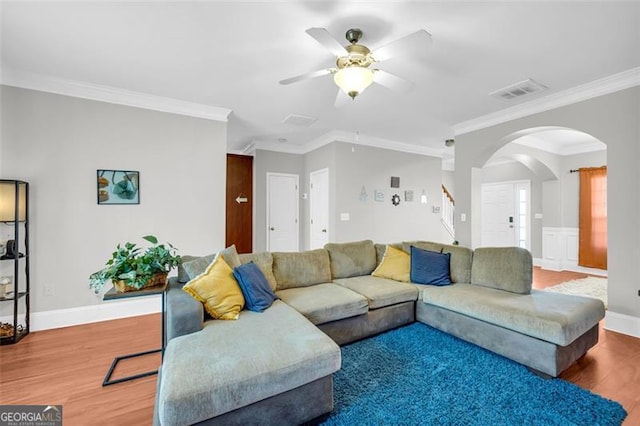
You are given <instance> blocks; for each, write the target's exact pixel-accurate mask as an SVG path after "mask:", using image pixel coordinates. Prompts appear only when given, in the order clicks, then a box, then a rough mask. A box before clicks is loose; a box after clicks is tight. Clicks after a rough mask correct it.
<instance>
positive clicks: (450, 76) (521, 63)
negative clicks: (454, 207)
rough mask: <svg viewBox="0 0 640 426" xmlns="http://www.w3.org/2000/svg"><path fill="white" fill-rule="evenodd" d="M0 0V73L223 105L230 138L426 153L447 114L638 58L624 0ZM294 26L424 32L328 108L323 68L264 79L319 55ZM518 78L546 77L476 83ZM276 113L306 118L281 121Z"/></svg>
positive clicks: (584, 79)
mask: <svg viewBox="0 0 640 426" xmlns="http://www.w3.org/2000/svg"><path fill="white" fill-rule="evenodd" d="M1 13H2V28H1V36H2V37H1V38H2V45H1V47H2V52H1V60H2V71H3V75H9V74H11V75H13V76H15V75H20V74H25V75H27V73H32V74H35V75H40V76H46V77H54V78H56V79H65V80H72V81H75V82H84V83H89V84H91V85H98V86H107V87H112V88H120V89H125V90H127V91H133V92H141V93H145V94H151V95H156V96H162V97H167V98H173V99H177V100H182V101H188V102H192V103H197V104H202V105H206V106H213V107H222V108H228V109H230V110H232V113H231V115H230V117H229V131H228V137H229V150H230V151H241V150H243V149H244V148H245V147H247V146H249V145H250V144H251V143H256V142H258V145H259V144H260V143H265V144H267V145H268V144H271V145H273V144H280V145H282V146H294V147H295V146H300V145H305V144H309V143H311V144H313V143H317V141H318V140H319V139H322V138H323V137H325V138H326V137H328V136H327V135H330V136H332V137H333V136H335V135H362V137H363V138H365V137H369V138H370V139H371V140H377V141H394V142H396V143H398V144H399V145H403V146H415V147H416V148H417V149H422V148H424V149H432V150H434V152H441V153H442V152H445V149H444V144H443V141H444V140H445V139H447V138H450V137H452V136H454V134H455V131H456V130H454V129H458V130H459V129H460V128H461V127H460V123H469V122H471V121H473V120H477V119H478V118H479V117H484V116H491V115H492V114H493V116H499V115H500V113H499V111H502V110H505V109H508V108H513V107H514V106H518V105H522V104H523V103H525V102H528V101H532V100H536V99H538V100H539V99H542V98H543V97H546V96H552V95H553V94H558V93H559V92H562V91H566V90H568V89H571V88H573V87H576V86H581V85H584V84H587V83H589V82H592V81H594V80H599V79H602V78H605V77H607V76H611V75H614V74H618V73H621V72H624V71H627V70H631V69H634V68H637V67H640V2H636V1H633V2H611V1H603V2H584V3H583V2H573V1H571V2H468V3H463V2H404V1H398V2H382V1H367V2H365V1H350V2H347V1H343V2H307V1H288V2H283V1H277V2H276V1H264V0H263V1H254V2H244V1H234V2H223V1H197V2H187V1H182V2H154V1H144V2H137V3H134V2H123V1H120V2H110V1H97V2H77V1H76V2H54V1H45V2H29V1H20V2H18V1H14V2H7V1H3V2H2V10H1ZM310 27H326V28H327V29H328V30H329V31H330V32H331V33H332V34H333V35H334V36H335V37H336V38H337V39H339V40H344V39H343V37H344V36H343V34H344V32H345V31H346V30H347V29H348V28H350V27H359V28H361V29H362V30H363V31H364V37H363V38H362V40H361V43H362V44H365V45H367V46H369V47H371V48H375V47H376V46H380V45H383V44H386V43H387V42H389V41H392V40H394V39H396V38H399V37H402V36H404V35H407V34H409V33H411V32H414V31H416V30H418V29H426V30H427V31H429V32H430V33H431V34H432V35H433V43H432V45H431V46H430V47H428V48H426V49H424V50H422V51H416V52H414V54H413V55H412V56H402V57H395V58H392V59H390V60H388V61H385V62H383V63H382V64H381V65H380V66H379V68H381V69H384V70H386V71H389V72H392V73H395V74H397V75H400V76H402V77H405V78H407V79H409V80H411V81H413V82H414V83H415V88H414V89H413V90H412V91H411V92H410V93H408V94H398V93H394V92H391V91H389V90H388V89H386V88H384V87H381V86H376V85H374V86H371V87H370V88H369V89H367V90H366V91H365V92H364V93H363V94H362V95H360V96H359V97H358V98H356V100H355V101H353V102H350V103H349V104H348V105H346V106H344V107H342V108H335V107H334V99H335V96H336V92H337V88H336V86H335V85H334V83H333V81H332V78H331V77H330V76H324V77H320V78H317V79H314V80H310V81H304V82H301V83H298V84H293V85H290V86H282V85H280V84H278V81H279V80H281V79H284V78H287V77H291V76H293V75H297V74H301V73H304V72H308V71H313V70H317V69H322V68H327V67H330V66H333V65H334V62H335V59H334V58H333V57H332V55H331V54H330V53H329V52H328V51H326V50H325V49H324V48H323V47H322V46H320V45H319V44H318V43H317V42H316V41H315V40H313V39H312V38H311V37H309V36H308V35H307V34H306V33H305V29H307V28H310ZM345 44H347V42H346V40H345ZM527 78H532V79H534V80H536V81H537V82H540V83H542V84H544V85H546V86H548V89H547V90H546V91H544V92H541V93H538V94H534V95H530V97H525V98H522V99H516V100H512V101H504V100H500V99H496V98H493V97H490V96H488V93H489V92H492V91H494V90H496V89H500V88H502V87H504V86H508V85H510V84H512V83H515V82H518V81H522V80H525V79H527ZM3 82H5V83H6V84H11V82H7V81H6V79H5V78H3ZM289 114H301V115H306V116H311V117H314V118H317V121H316V122H315V123H314V124H313V125H311V126H309V127H298V126H292V125H290V124H283V123H282V121H283V120H284V119H285V117H287V116H288V115H289ZM462 127H464V126H462ZM356 137H358V136H356ZM282 138H284V139H286V142H277V141H278V139H282ZM445 154H446V152H445ZM449 154H450V152H449Z"/></svg>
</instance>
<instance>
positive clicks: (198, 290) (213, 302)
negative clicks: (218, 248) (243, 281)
mask: <svg viewBox="0 0 640 426" xmlns="http://www.w3.org/2000/svg"><path fill="white" fill-rule="evenodd" d="M182 289H183V290H184V291H186V292H187V293H189V294H190V295H191V296H193V297H194V298H195V299H196V300H198V301H199V302H202V303H204V308H205V309H206V310H207V312H208V313H209V315H211V316H212V317H213V318H215V319H222V320H235V319H238V317H239V316H240V311H241V310H242V308H243V307H244V297H243V296H242V291H241V290H240V286H238V282H237V281H236V279H235V277H234V276H233V269H231V267H230V266H229V265H228V264H227V262H225V261H224V259H223V258H222V256H221V255H219V254H218V255H217V256H216V257H215V259H213V262H211V264H210V265H209V266H208V267H207V269H206V270H205V271H204V272H203V273H202V274H200V275H198V276H197V277H195V278H194V279H192V280H191V281H189V282H188V283H187V284H185V285H184V287H182Z"/></svg>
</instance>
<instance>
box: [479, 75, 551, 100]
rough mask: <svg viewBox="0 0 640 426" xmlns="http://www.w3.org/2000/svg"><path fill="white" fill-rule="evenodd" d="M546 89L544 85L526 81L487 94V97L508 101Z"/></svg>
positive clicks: (530, 80) (529, 80)
mask: <svg viewBox="0 0 640 426" xmlns="http://www.w3.org/2000/svg"><path fill="white" fill-rule="evenodd" d="M546 88H547V86H545V85H544V84H540V83H538V82H537V81H534V80H532V79H528V80H524V81H520V82H518V83H515V84H512V85H510V86H507V87H504V88H502V89H498V90H496V91H494V92H491V93H489V96H493V97H494V98H498V99H503V100H505V101H508V100H511V99H514V98H519V97H522V96H526V95H530V94H532V93H536V92H541V91H543V90H545V89H546Z"/></svg>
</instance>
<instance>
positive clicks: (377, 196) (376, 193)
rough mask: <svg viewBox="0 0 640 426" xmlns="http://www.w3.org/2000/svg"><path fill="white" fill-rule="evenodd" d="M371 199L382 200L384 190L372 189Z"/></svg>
mask: <svg viewBox="0 0 640 426" xmlns="http://www.w3.org/2000/svg"><path fill="white" fill-rule="evenodd" d="M373 199H374V200H376V201H384V192H383V191H378V190H377V189H374V190H373Z"/></svg>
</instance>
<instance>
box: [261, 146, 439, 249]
mask: <svg viewBox="0 0 640 426" xmlns="http://www.w3.org/2000/svg"><path fill="white" fill-rule="evenodd" d="M440 162H441V160H440V159H439V158H436V157H429V156H424V155H416V154H407V153H403V152H398V151H392V150H388V149H382V148H373V147H367V146H363V145H353V144H349V143H344V142H332V143H330V144H327V145H324V146H323V147H321V148H318V149H316V150H314V151H311V152H309V153H307V154H304V155H296V154H283V153H277V152H271V151H263V150H257V151H256V153H255V159H254V165H255V170H256V198H255V199H256V205H257V208H256V218H255V221H254V222H255V230H254V234H255V235H256V236H258V237H257V238H256V244H255V246H254V251H260V250H264V249H265V246H266V242H265V238H262V237H261V236H262V235H264V234H265V233H266V231H265V229H266V224H265V223H264V216H265V214H266V213H265V212H266V198H265V196H264V194H265V192H266V185H264V184H263V183H261V182H260V179H264V176H265V175H266V172H269V171H271V172H283V173H301V176H300V195H301V197H302V194H303V193H305V192H306V193H307V194H308V193H309V174H310V173H311V172H313V171H316V170H320V169H324V168H327V169H329V212H330V213H329V240H330V241H335V242H344V241H355V240H362V239H372V240H374V241H377V242H395V241H402V240H409V239H427V240H432V241H442V224H441V223H440V217H441V216H440V214H439V213H433V211H432V208H433V206H434V205H435V206H440V204H441V192H440V191H441V188H440V185H441V182H442V175H441V168H440ZM301 164H302V169H301V168H300V165H301ZM391 176H399V177H400V184H401V187H400V188H398V189H395V188H393V189H392V188H390V178H391ZM363 185H364V186H365V189H366V191H367V194H368V199H367V201H366V202H364V203H363V202H361V201H360V191H361V190H362V186H363ZM374 189H378V190H383V191H384V193H385V201H384V202H376V201H374V195H373V191H374ZM422 189H425V190H426V192H427V194H428V198H429V203H428V204H426V205H424V204H421V203H420V195H421V194H422ZM405 190H413V191H414V201H413V202H405V201H404V191H405ZM395 193H397V194H399V195H400V196H401V198H402V201H401V203H400V205H399V206H397V207H394V206H393V205H392V204H391V195H392V194H395ZM340 213H349V215H350V220H349V221H341V220H340ZM300 217H301V220H300V223H301V226H300V232H301V246H300V247H301V250H308V248H309V239H310V238H309V219H310V212H309V199H308V198H307V199H302V198H301V199H300ZM444 242H447V243H451V241H449V240H446V241H444Z"/></svg>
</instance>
